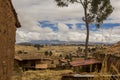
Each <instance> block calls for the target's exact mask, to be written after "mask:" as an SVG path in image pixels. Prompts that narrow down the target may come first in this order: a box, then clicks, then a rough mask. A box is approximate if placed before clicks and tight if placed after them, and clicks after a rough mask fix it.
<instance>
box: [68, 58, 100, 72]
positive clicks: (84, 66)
mask: <svg viewBox="0 0 120 80" xmlns="http://www.w3.org/2000/svg"><path fill="white" fill-rule="evenodd" d="M69 64H70V66H71V67H72V68H73V70H74V71H75V72H78V73H79V72H93V71H95V70H96V69H97V70H98V71H99V70H100V69H101V65H102V64H101V62H100V61H99V60H96V59H87V60H85V59H78V60H74V61H71V62H69Z"/></svg>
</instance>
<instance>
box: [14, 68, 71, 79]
mask: <svg viewBox="0 0 120 80" xmlns="http://www.w3.org/2000/svg"><path fill="white" fill-rule="evenodd" d="M70 72H72V71H71V70H60V71H59V70H58V71H57V70H37V71H32V70H29V71H26V72H21V73H19V74H18V75H14V76H13V78H12V80H61V75H62V74H65V73H70Z"/></svg>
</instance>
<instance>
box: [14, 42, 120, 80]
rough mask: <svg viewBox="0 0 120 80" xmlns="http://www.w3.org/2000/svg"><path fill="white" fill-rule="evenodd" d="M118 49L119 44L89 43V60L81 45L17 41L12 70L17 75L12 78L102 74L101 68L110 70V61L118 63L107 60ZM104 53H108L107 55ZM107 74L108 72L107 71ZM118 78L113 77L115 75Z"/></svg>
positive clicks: (49, 79) (53, 79) (55, 79)
mask: <svg viewBox="0 0 120 80" xmlns="http://www.w3.org/2000/svg"><path fill="white" fill-rule="evenodd" d="M116 46H117V47H116ZM119 48H120V43H116V44H115V45H103V44H94V45H89V48H88V54H89V55H88V59H87V60H85V59H84V51H85V48H84V45H82V44H81V45H73V44H72V45H70V44H62V45H59V44H58V45H52V44H51V45H50V44H49V45H47V44H45V45H39V44H34V45H33V44H32V45H31V44H27V45H26V44H25V45H23V44H16V46H15V52H16V53H15V57H14V61H15V62H14V64H15V67H14V68H15V73H18V75H15V76H14V78H16V79H18V80H19V79H22V80H24V79H25V80H27V79H29V80H34V78H35V80H39V79H40V80H70V78H71V79H73V80H77V79H78V80H88V78H94V76H92V75H102V74H103V73H102V72H101V71H105V70H104V69H106V68H107V69H111V68H109V67H110V66H111V65H113V64H114V65H119V63H118V62H119V61H118V62H114V61H113V64H112V63H111V64H110V63H109V62H110V61H111V59H112V58H114V57H113V56H116V55H118V54H119V50H118V49H119ZM112 49H116V50H112ZM112 51H116V54H111V53H112ZM117 51H118V52H117ZM105 52H107V53H108V52H109V54H108V55H107V57H106V54H105ZM105 57H106V60H107V58H109V60H108V62H107V61H105V62H104V59H105ZM117 57H118V56H117ZM112 60H113V59H112ZM114 60H115V59H114ZM118 68H119V66H118ZM109 71H112V72H113V71H114V70H113V69H111V70H109ZM41 72H42V73H41ZM44 72H46V73H44ZM35 74H36V75H35ZM21 75H22V77H21ZM26 75H33V77H31V78H30V77H27V76H26ZM83 75H84V76H83ZM106 75H109V74H108V73H107V72H106ZM25 76H26V77H25ZM45 76H46V77H45ZM90 76H91V77H90ZM102 76H103V75H102ZM111 76H112V75H111ZM111 76H109V78H111ZM117 77H118V76H117ZM117 77H116V76H115V77H114V78H117ZM96 79H97V78H96Z"/></svg>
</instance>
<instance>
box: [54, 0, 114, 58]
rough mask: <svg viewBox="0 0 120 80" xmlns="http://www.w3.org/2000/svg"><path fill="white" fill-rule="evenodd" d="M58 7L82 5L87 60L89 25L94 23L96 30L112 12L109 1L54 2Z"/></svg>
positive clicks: (57, 0) (60, 0) (68, 0)
mask: <svg viewBox="0 0 120 80" xmlns="http://www.w3.org/2000/svg"><path fill="white" fill-rule="evenodd" d="M55 1H56V2H57V5H58V6H59V7H68V6H69V5H70V4H74V3H78V4H80V5H82V7H83V10H84V16H83V17H82V20H83V21H84V22H85V26H86V33H87V35H86V43H85V59H87V58H88V43H89V31H90V29H89V24H91V23H94V24H95V25H96V27H97V28H99V27H100V25H101V24H102V23H103V21H104V20H106V19H107V18H108V16H109V15H110V14H111V13H112V12H113V7H112V5H111V2H110V0H55Z"/></svg>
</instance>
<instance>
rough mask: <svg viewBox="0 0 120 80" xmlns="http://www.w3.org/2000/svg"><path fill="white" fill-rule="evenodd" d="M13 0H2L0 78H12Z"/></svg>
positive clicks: (1, 79)
mask: <svg viewBox="0 0 120 80" xmlns="http://www.w3.org/2000/svg"><path fill="white" fill-rule="evenodd" d="M10 1H11V0H0V80H11V76H12V71H13V59H14V52H15V51H14V45H15V31H16V18H15V16H14V12H13V11H12V10H13V9H12V7H11V3H10Z"/></svg>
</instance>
